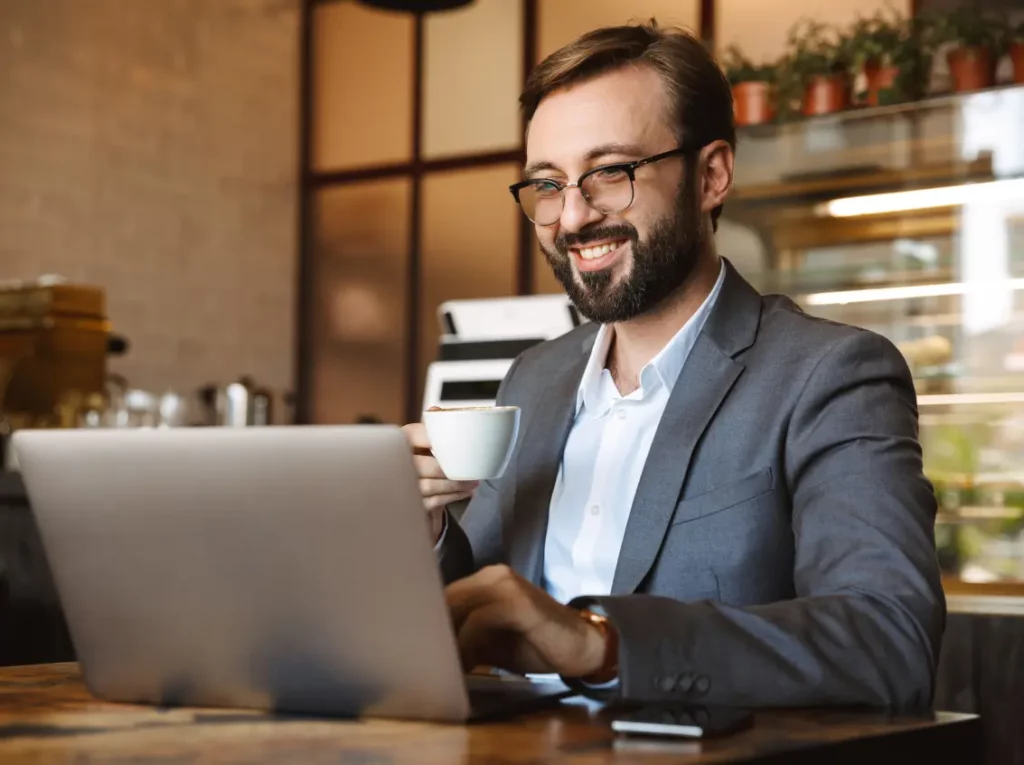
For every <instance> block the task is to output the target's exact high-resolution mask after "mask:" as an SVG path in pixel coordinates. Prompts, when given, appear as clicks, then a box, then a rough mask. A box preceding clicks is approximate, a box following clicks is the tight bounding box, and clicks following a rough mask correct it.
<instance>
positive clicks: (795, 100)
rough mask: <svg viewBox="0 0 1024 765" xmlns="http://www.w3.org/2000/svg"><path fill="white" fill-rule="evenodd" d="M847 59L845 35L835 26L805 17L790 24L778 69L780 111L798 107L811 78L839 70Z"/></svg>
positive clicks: (847, 66)
mask: <svg viewBox="0 0 1024 765" xmlns="http://www.w3.org/2000/svg"><path fill="white" fill-rule="evenodd" d="M850 61H851V56H850V41H849V38H848V37H846V36H844V35H843V34H842V33H841V32H840V31H839V30H838V29H837V28H836V27H833V26H831V25H829V24H825V23H824V22H821V21H816V20H814V19H808V18H802V19H800V20H799V21H797V22H796V23H795V24H793V26H791V27H790V28H789V32H788V34H787V36H786V52H785V56H784V58H783V60H782V63H781V64H780V65H779V69H778V87H779V111H780V114H782V115H788V114H791V113H793V111H794V110H799V103H800V100H801V99H802V98H803V94H804V90H805V89H806V87H807V85H808V83H809V82H810V81H811V80H812V79H814V78H815V77H828V76H831V75H836V74H842V73H844V72H846V71H848V70H849V68H850Z"/></svg>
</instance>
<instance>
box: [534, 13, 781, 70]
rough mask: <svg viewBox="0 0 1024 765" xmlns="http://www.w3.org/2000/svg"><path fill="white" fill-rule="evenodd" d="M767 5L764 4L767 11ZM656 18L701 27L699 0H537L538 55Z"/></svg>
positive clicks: (662, 23) (661, 22) (663, 23)
mask: <svg viewBox="0 0 1024 765" xmlns="http://www.w3.org/2000/svg"><path fill="white" fill-rule="evenodd" d="M767 8H768V6H767V5H766V6H765V10H766V12H767ZM652 16H653V17H655V18H656V19H657V20H658V24H659V25H660V26H683V27H687V28H689V29H691V30H692V31H693V32H694V33H697V32H698V31H699V26H700V3H699V1H698V0H630V2H628V3H627V2H623V0H540V2H539V3H538V6H537V26H538V28H537V33H538V34H537V55H538V56H540V58H544V56H547V55H548V54H549V53H552V52H554V51H555V50H557V49H558V48H560V47H562V46H563V45H565V44H566V43H569V42H572V41H573V40H574V39H575V38H576V37H578V36H579V35H581V34H583V33H584V32H589V31H590V30H592V29H596V28H598V27H604V26H613V25H616V24H628V23H629V22H631V21H640V20H642V19H649V18H651V17H652Z"/></svg>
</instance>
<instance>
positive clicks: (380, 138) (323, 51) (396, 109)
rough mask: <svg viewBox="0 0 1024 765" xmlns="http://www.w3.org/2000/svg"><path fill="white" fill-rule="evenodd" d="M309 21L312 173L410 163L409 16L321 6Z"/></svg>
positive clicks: (347, 5) (352, 5) (353, 5)
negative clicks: (311, 66)
mask: <svg viewBox="0 0 1024 765" xmlns="http://www.w3.org/2000/svg"><path fill="white" fill-rule="evenodd" d="M312 24H313V43H312V44H313V72H312V98H313V117H312V123H313V124H312V125H311V126H310V129H311V131H312V136H311V141H312V145H311V147H310V149H311V152H312V160H311V161H312V164H313V169H314V170H344V169H349V168H352V167H356V166H365V165H376V164H382V163H386V162H405V161H408V160H409V159H410V158H411V156H412V83H413V79H412V78H413V18H412V14H407V13H387V12H384V11H377V10H373V9H371V8H367V7H366V6H364V5H361V4H360V3H349V2H346V3H320V4H318V5H315V6H314V8H313V19H312Z"/></svg>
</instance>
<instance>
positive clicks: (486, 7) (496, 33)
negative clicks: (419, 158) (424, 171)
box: [421, 0, 523, 158]
mask: <svg viewBox="0 0 1024 765" xmlns="http://www.w3.org/2000/svg"><path fill="white" fill-rule="evenodd" d="M522 78H523V13H522V7H521V2H519V0H476V2H474V3H473V4H471V5H469V6H467V7H466V8H463V9H459V10H455V11H450V12H447V13H434V14H428V15H427V16H426V19H425V20H424V57H423V145H422V146H421V151H422V153H423V156H424V157H426V158H434V157H438V156H445V155H451V154H466V153H469V152H483V151H497V150H503V149H515V148H518V146H519V144H520V141H521V138H522V136H521V135H520V132H521V129H520V116H519V91H520V90H521V88H522Z"/></svg>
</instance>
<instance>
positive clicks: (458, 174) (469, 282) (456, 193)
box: [416, 163, 521, 400]
mask: <svg viewBox="0 0 1024 765" xmlns="http://www.w3.org/2000/svg"><path fill="white" fill-rule="evenodd" d="M518 178H519V166H518V165H517V164H514V163H510V164H506V165H495V166H493V167H484V168H477V169H473V170H459V171H454V172H448V173H434V174H432V175H428V176H426V177H425V178H424V179H423V236H422V240H421V252H422V259H423V260H422V269H421V274H422V280H421V290H422V291H421V296H422V297H421V303H420V321H419V327H420V339H419V348H420V358H419V360H420V369H419V370H418V375H417V378H416V379H417V387H416V391H417V396H418V397H419V399H417V400H421V399H422V396H423V381H424V379H425V375H426V369H427V365H428V364H429V363H430V362H431V361H433V360H434V359H435V358H436V356H437V344H438V339H439V335H440V330H439V325H438V321H437V307H438V306H439V305H440V304H441V303H442V302H444V301H445V300H457V299H467V298H482V297H499V296H502V295H513V294H515V289H516V280H515V276H516V251H517V249H518V241H519V237H518V228H519V218H518V217H517V216H518V215H520V214H521V213H520V212H519V210H518V208H517V207H516V204H515V202H514V201H513V199H512V196H511V195H510V194H509V193H508V186H509V184H512V183H515V182H516V180H517V179H518Z"/></svg>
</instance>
